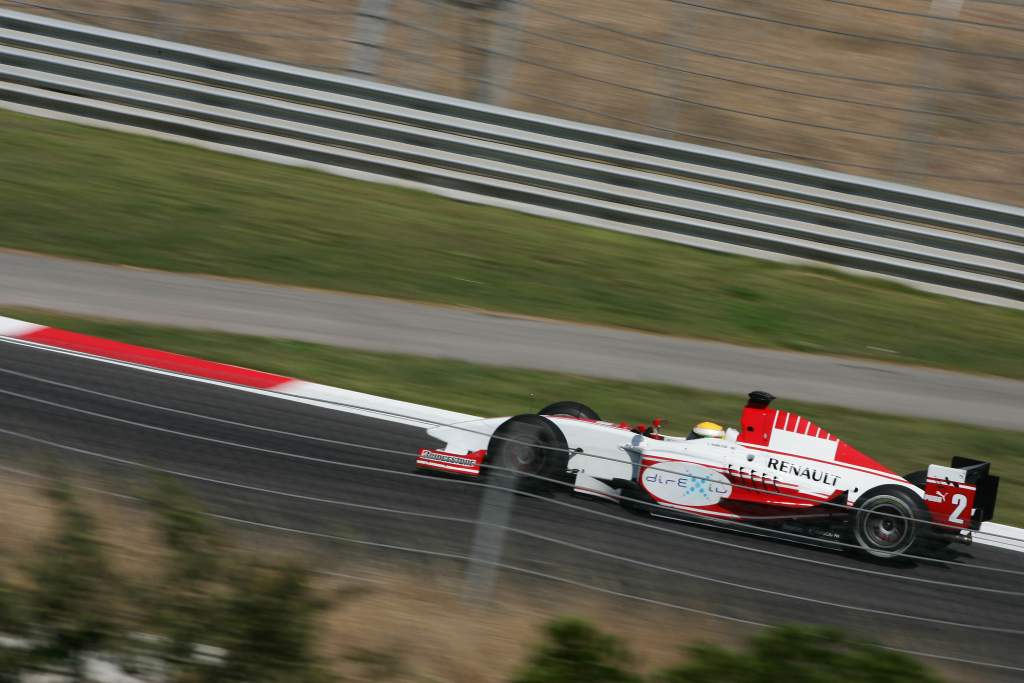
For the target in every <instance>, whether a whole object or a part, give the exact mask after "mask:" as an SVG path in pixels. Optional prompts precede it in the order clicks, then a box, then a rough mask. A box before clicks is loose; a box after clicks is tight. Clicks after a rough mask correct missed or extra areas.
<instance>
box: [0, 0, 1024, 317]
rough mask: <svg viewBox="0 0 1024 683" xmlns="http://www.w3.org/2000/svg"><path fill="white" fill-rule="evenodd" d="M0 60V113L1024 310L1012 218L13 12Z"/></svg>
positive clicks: (791, 167) (1022, 253) (1017, 222)
mask: <svg viewBox="0 0 1024 683" xmlns="http://www.w3.org/2000/svg"><path fill="white" fill-rule="evenodd" d="M0 65H2V68H0V105H2V104H3V103H4V102H7V103H10V104H12V105H20V106H22V107H29V108H31V109H33V110H47V111H55V112H61V113H63V114H65V115H72V116H76V117H81V118H84V119H86V120H93V121H99V122H105V123H113V124H122V125H128V126H131V127H133V128H135V129H142V130H150V131H157V132H161V133H167V134H172V135H175V136H178V137H181V138H187V139H195V140H199V141H204V142H207V143H214V144H218V145H221V146H228V147H231V148H236V149H239V150H246V151H249V152H261V153H266V154H273V155H277V156H278V157H282V158H293V159H297V160H302V161H304V162H310V163H315V164H319V165H321V166H327V167H330V168H331V169H332V170H334V169H337V171H338V172H340V173H342V174H344V173H345V172H351V173H372V174H374V175H375V176H378V177H383V178H394V179H398V180H402V181H405V182H407V183H410V182H411V183H415V184H416V185H418V186H422V187H424V188H426V189H434V190H436V191H450V190H457V191H459V192H461V193H464V194H465V195H466V196H471V197H473V198H474V199H477V200H479V201H481V202H484V203H500V204H501V205H505V206H509V205H511V206H515V207H522V208H524V209H526V210H534V211H549V212H552V213H553V214H555V215H559V216H563V217H571V218H572V219H574V220H578V221H579V222H581V223H591V224H596V225H601V226H602V227H615V226H625V227H635V228H643V229H646V231H647V233H646V234H651V235H653V236H662V237H664V238H665V239H671V240H673V241H677V242H686V241H688V240H689V239H692V240H694V241H695V242H696V243H699V244H700V245H701V246H705V247H707V246H712V247H713V248H715V247H717V248H722V249H729V248H733V247H742V248H743V249H744V251H745V253H752V252H753V253H759V254H762V255H764V256H768V257H780V256H781V257H793V258H800V259H805V260H811V261H817V262H823V263H830V264H834V265H838V266H843V267H848V268H854V269H858V270H863V271H867V272H870V273H875V274H878V275H884V276H889V277H895V278H899V279H903V280H907V281H911V282H915V283H927V284H930V285H938V286H941V287H944V288H948V289H950V290H954V291H955V292H959V293H963V294H965V295H966V294H985V295H989V296H991V297H997V298H999V299H1002V300H1004V301H1006V302H1007V303H1014V304H1016V305H1020V302H1024V209H1021V208H1017V207H1012V206H1005V205H999V204H994V203H991V202H983V201H979V200H974V199H969V198H965V197H958V196H955V195H949V194H943V193H937V192H930V191H926V190H921V189H917V188H913V187H908V186H903V185H897V184H893V183H886V182H882V181H876V180H871V179H867V178H859V177H856V176H851V175H845V174H839V173H831V172H826V171H821V170H818V169H813V168H810V167H806V166H800V165H796V164H790V163H784V162H777V161H771V160H766V159H760V158H757V157H752V156H746V155H741V154H734V153H728V152H722V151H719V150H714V149H710V148H706V147H700V146H696V145H688V144H684V143H679V142H674V141H670V140H663V139H659V138H654V137H649V136H643V135H636V134H631V133H626V132H622V131H616V130H611V129H606V128H599V127H595V126H589V125H583V124H579V123H575V122H571V121H564V120H559V119H554V118H549V117H543V116H537V115H533V114H528V113H524V112H517V111H514V110H508V109H500V108H496V107H490V106H486V105H480V104H476V103H473V102H469V101H465V100H458V99H453V98H448V97H442V96H438V95H432V94H429V93H424V92H418V91H413V90H407V89H402V88H395V87H390V86H383V85H379V84H375V83H371V82H367V81H361V80H357V79H352V78H346V77H342V76H337V75H333V74H328V73H323V72H317V71H311V70H307V69H302V68H298V67H293V66H287V65H282V64H276V63H273V62H267V61H262V60H256V59H250V58H244V57H240V56H236V55H231V54H228V53H223V52H216V51H212V50H206V49H202V48H196V47H192V46H188V45H181V44H175V43H169V42H165V41H160V40H156V39H152V38H148V37H142V36H136V35H132V34H127V33H119V32H114V31H108V30H104V29H98V28H93V27H88V26H84V25H79V24H73V23H68V22H63V21H57V20H53V19H49V18H43V17H39V16H35V15H31V14H25V13H20V12H12V11H7V10H0ZM481 229H486V227H482V228H481Z"/></svg>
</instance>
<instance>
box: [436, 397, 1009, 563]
mask: <svg viewBox="0 0 1024 683" xmlns="http://www.w3.org/2000/svg"><path fill="white" fill-rule="evenodd" d="M774 400H775V397H774V396H772V395H771V394H769V393H768V392H765V391H754V392H751V393H750V394H749V396H748V401H747V404H746V406H745V407H744V408H743V412H742V415H741V417H740V424H739V428H738V429H732V428H730V429H723V428H721V427H720V426H718V425H716V424H713V423H701V424H698V425H697V426H696V427H695V428H694V429H693V430H692V431H691V432H690V433H689V434H688V435H687V436H685V437H683V436H668V435H665V434H662V433H661V429H660V428H661V426H662V425H661V422H660V421H658V420H655V421H654V422H653V423H652V424H651V425H649V426H648V425H629V424H626V423H613V422H605V421H602V420H601V418H600V417H599V416H598V415H597V413H596V412H594V411H593V410H592V409H590V408H589V407H587V406H586V405H583V404H581V403H575V402H572V401H562V402H559V403H554V404H551V405H549V406H547V407H546V408H544V409H543V410H541V411H540V412H539V413H537V414H525V415H517V416H513V417H499V418H490V419H481V420H474V421H471V422H464V423H459V424H455V425H447V426H440V427H434V428H432V429H430V430H428V434H430V435H431V436H432V437H434V438H435V439H437V440H439V441H441V442H443V443H444V444H445V446H444V447H443V448H440V449H438V448H424V449H422V450H421V451H420V452H419V455H418V457H417V459H416V466H417V467H418V468H421V469H424V470H431V471H434V472H443V473H447V474H452V475H460V476H471V477H478V476H488V477H494V476H504V477H508V476H514V477H515V479H516V480H517V481H518V482H519V483H520V485H521V486H526V487H534V488H536V487H537V486H557V484H558V483H561V484H563V485H568V486H569V487H571V488H572V489H573V490H574V491H576V492H577V493H579V494H583V495H586V496H595V497H598V498H604V499H607V500H612V501H615V502H618V503H620V504H622V505H624V506H626V507H627V508H629V509H630V510H632V511H634V512H639V513H643V514H655V515H659V516H666V517H676V518H678V517H687V516H692V515H697V516H700V517H703V518H711V519H716V520H719V521H721V522H731V523H734V524H735V523H740V524H754V525H757V526H759V527H770V528H775V529H796V530H799V531H800V532H801V533H805V534H809V535H811V536H815V537H818V538H822V539H826V540H834V541H839V542H840V545H842V544H846V545H847V546H852V547H859V548H860V549H862V550H863V552H865V553H867V554H869V555H872V556H875V557H881V558H892V557H896V556H900V555H908V554H909V555H914V554H931V553H934V552H936V551H937V550H939V549H941V548H944V547H946V546H948V545H949V544H950V543H951V542H953V541H961V542H965V543H969V542H970V540H971V532H972V530H977V529H978V528H979V527H980V525H981V523H982V522H983V521H987V520H990V519H992V516H993V512H994V509H995V501H996V495H997V491H998V486H999V478H998V477H996V476H993V475H991V474H990V473H989V469H990V464H989V463H987V462H982V461H978V460H972V459H968V458H963V457H954V458H953V460H952V463H951V465H950V466H943V465H929V466H928V468H927V469H926V470H920V471H917V472H912V473H910V474H907V475H905V476H900V475H898V474H896V473H895V472H893V471H892V470H890V469H889V468H887V467H885V466H884V465H882V464H880V463H879V462H877V461H875V460H873V459H872V458H870V457H869V456H867V455H865V454H864V453H861V452H860V451H858V450H857V449H855V448H853V447H852V446H851V445H849V444H848V443H846V442H845V441H842V440H840V439H838V438H837V437H836V436H834V435H832V434H830V433H829V432H827V431H825V430H824V429H822V428H821V427H819V426H818V425H816V424H814V423H813V422H811V421H810V420H808V419H806V418H804V417H801V416H800V415H797V414H795V413H790V412H787V411H784V410H776V409H774V408H772V407H771V403H772V401H774ZM496 473H500V475H498V474H496Z"/></svg>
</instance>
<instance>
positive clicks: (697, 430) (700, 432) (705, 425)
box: [690, 422, 725, 439]
mask: <svg viewBox="0 0 1024 683" xmlns="http://www.w3.org/2000/svg"><path fill="white" fill-rule="evenodd" d="M690 438H691V439H705V438H713V439H723V438H725V429H724V428H723V427H722V425H720V424H716V423H714V422H700V423H698V424H697V425H695V426H694V428H693V431H691V432H690Z"/></svg>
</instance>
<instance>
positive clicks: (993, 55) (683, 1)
mask: <svg viewBox="0 0 1024 683" xmlns="http://www.w3.org/2000/svg"><path fill="white" fill-rule="evenodd" d="M668 2H671V3H674V4H677V5H686V6H687V7H693V8H694V9H700V10H704V11H707V12H714V13H716V14H727V15H730V16H734V17H741V18H743V19H750V20H752V21H761V22H765V23H769V24H776V25H780V26H788V27H790V28H797V29H801V30H805V31H816V32H819V33H827V34H829V35H835V36H842V37H844V38H857V39H859V40H866V41H870V42H875V43H888V44H891V45H905V46H907V47H915V48H920V49H922V50H937V51H940V52H951V53H954V54H959V55H965V56H969V57H985V58H988V59H1005V60H1008V61H1012V62H1024V56H1022V55H1011V54H1004V53H998V52H973V51H971V50H962V49H960V48H955V47H948V46H944V45H929V44H928V43H918V42H915V41H912V40H900V39H899V38H883V37H881V36H869V35H865V34H863V33H850V32H848V31H840V30H838V29H831V28H825V27H823V26H812V25H810V24H801V23H799V22H795V21H786V20H784V19H772V18H770V17H762V16H760V15H758V14H749V13H746V12H737V11H735V10H727V9H723V8H720V7H708V6H707V5H701V4H699V3H696V2H689V1H688V0H668Z"/></svg>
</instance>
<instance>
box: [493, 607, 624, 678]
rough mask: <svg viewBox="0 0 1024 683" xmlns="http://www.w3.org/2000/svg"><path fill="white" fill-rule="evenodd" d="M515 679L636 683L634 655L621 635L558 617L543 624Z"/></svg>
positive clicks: (580, 621)
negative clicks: (542, 636)
mask: <svg viewBox="0 0 1024 683" xmlns="http://www.w3.org/2000/svg"><path fill="white" fill-rule="evenodd" d="M544 634H545V640H543V641H542V642H541V643H540V644H538V645H537V647H536V649H535V650H534V653H533V655H532V656H531V657H530V659H529V661H528V663H527V665H526V666H525V667H524V668H523V670H522V671H521V672H520V673H519V674H518V675H517V676H516V677H515V678H514V679H513V680H514V683H633V682H636V681H639V680H640V679H639V678H638V677H637V676H636V675H635V674H633V673H631V672H630V668H631V667H632V665H633V657H632V656H631V655H630V653H629V651H628V650H627V649H626V647H625V646H624V645H623V644H622V642H621V641H619V639H618V638H616V637H614V636H611V635H608V634H605V633H602V632H600V631H599V630H597V629H596V628H594V627H593V626H591V625H590V624H588V623H587V622H585V621H582V620H580V619H568V618H566V619H558V620H556V621H553V622H551V623H549V624H548V625H547V626H545V628H544Z"/></svg>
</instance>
